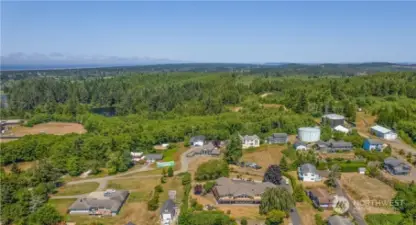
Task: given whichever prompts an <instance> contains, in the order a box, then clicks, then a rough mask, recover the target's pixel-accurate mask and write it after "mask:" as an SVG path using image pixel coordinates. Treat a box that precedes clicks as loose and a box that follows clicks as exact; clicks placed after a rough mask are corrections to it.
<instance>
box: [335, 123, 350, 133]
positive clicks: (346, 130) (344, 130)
mask: <svg viewBox="0 0 416 225" xmlns="http://www.w3.org/2000/svg"><path fill="white" fill-rule="evenodd" d="M334 130H335V131H338V132H342V133H344V134H348V132H350V130H349V129H348V128H346V127H344V126H342V125H338V126H336V127H334Z"/></svg>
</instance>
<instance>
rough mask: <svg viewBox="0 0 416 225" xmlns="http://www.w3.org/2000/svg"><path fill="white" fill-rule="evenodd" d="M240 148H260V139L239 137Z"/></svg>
mask: <svg viewBox="0 0 416 225" xmlns="http://www.w3.org/2000/svg"><path fill="white" fill-rule="evenodd" d="M240 139H241V143H242V148H243V149H246V148H255V147H259V146H260V138H259V137H258V136H257V135H245V136H240Z"/></svg>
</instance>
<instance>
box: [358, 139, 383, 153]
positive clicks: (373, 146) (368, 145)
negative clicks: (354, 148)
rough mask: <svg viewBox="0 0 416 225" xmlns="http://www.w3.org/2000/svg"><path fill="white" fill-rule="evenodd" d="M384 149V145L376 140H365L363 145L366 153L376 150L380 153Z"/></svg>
mask: <svg viewBox="0 0 416 225" xmlns="http://www.w3.org/2000/svg"><path fill="white" fill-rule="evenodd" d="M383 148H384V143H383V142H382V141H379V140H377V139H369V138H368V139H366V140H365V141H364V144H363V149H364V150H367V151H371V150H376V151H379V152H380V151H382V150H383Z"/></svg>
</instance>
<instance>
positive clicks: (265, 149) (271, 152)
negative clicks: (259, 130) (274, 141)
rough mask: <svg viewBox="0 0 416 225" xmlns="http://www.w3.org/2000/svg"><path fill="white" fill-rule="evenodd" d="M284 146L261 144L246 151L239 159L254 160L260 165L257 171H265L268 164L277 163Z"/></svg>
mask: <svg viewBox="0 0 416 225" xmlns="http://www.w3.org/2000/svg"><path fill="white" fill-rule="evenodd" d="M286 148H287V146H286V145H262V146H260V147H258V148H255V149H253V150H249V151H248V152H247V151H246V152H245V153H244V154H243V157H242V158H241V160H242V161H247V162H255V163H257V164H258V165H260V166H261V167H262V168H261V169H260V170H259V171H262V172H265V171H266V170H267V168H268V167H269V165H272V164H279V162H280V159H281V158H282V151H283V150H284V149H286Z"/></svg>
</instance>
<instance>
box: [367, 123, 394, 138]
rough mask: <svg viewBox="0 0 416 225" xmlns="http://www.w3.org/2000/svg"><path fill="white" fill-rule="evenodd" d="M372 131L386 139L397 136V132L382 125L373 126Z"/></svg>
mask: <svg viewBox="0 0 416 225" xmlns="http://www.w3.org/2000/svg"><path fill="white" fill-rule="evenodd" d="M371 133H372V134H374V135H375V136H377V137H379V138H383V139H386V140H395V139H396V138H397V134H396V133H395V132H393V131H392V130H390V129H388V128H385V127H382V126H380V125H375V126H373V127H371Z"/></svg>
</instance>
